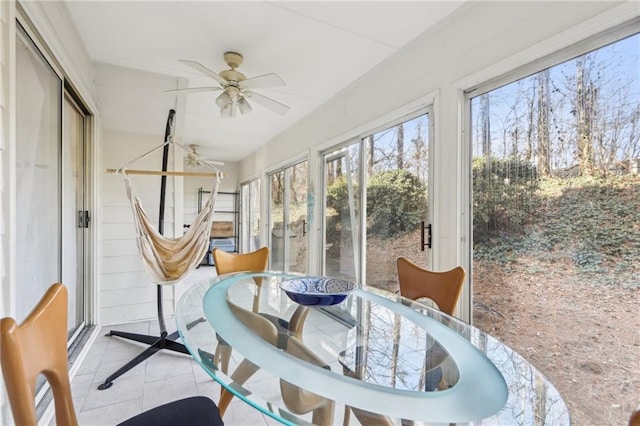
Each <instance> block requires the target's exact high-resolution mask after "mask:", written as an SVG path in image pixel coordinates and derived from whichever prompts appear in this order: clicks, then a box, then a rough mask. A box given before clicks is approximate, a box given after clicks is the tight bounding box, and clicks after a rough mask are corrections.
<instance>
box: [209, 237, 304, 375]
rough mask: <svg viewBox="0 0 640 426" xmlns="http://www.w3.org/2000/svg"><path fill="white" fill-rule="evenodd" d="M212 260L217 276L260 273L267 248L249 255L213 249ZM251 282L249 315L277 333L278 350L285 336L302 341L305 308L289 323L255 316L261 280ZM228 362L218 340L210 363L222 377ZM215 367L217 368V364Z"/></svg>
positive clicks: (228, 351)
mask: <svg viewBox="0 0 640 426" xmlns="http://www.w3.org/2000/svg"><path fill="white" fill-rule="evenodd" d="M211 255H212V256H213V264H214V265H215V267H216V272H217V274H218V275H223V274H229V273H233V272H262V271H264V270H265V269H266V268H267V263H268V260H269V248H268V247H262V248H260V249H258V250H256V251H253V252H250V253H228V252H225V251H222V250H220V249H217V248H216V249H213V252H212V253H211ZM254 281H255V283H256V286H257V288H258V291H257V292H256V294H255V296H254V299H253V307H252V310H253V312H256V313H260V315H261V316H262V317H264V318H266V319H268V320H269V321H271V323H272V324H273V325H275V326H276V328H277V329H278V344H277V346H278V347H279V348H281V349H283V348H285V347H286V339H287V338H288V337H289V336H295V337H297V338H298V339H301V338H302V330H303V327H304V321H305V319H306V318H307V315H308V314H309V308H307V307H306V306H302V305H300V306H298V307H297V308H296V310H295V311H294V313H293V315H292V316H291V318H290V319H289V321H287V320H285V319H283V318H278V317H276V316H274V315H270V314H267V313H262V312H259V310H260V288H261V284H262V278H261V277H255V278H254ZM230 358H231V347H230V346H229V345H228V344H227V343H226V342H224V341H223V340H222V339H220V338H218V346H217V348H216V353H215V358H214V362H215V363H216V365H220V370H222V372H223V373H225V374H226V373H227V371H228V369H229V360H230ZM218 363H219V364H218Z"/></svg>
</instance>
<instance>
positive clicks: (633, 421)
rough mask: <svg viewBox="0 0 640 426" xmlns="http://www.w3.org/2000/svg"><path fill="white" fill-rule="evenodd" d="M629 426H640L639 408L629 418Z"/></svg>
mask: <svg viewBox="0 0 640 426" xmlns="http://www.w3.org/2000/svg"><path fill="white" fill-rule="evenodd" d="M629 426H640V407H638V409H637V410H636V411H634V412H633V413H631V418H630V419H629Z"/></svg>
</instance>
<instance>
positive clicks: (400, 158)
mask: <svg viewBox="0 0 640 426" xmlns="http://www.w3.org/2000/svg"><path fill="white" fill-rule="evenodd" d="M396 165H397V167H398V170H402V169H404V126H403V125H402V123H400V124H398V138H397V139H396Z"/></svg>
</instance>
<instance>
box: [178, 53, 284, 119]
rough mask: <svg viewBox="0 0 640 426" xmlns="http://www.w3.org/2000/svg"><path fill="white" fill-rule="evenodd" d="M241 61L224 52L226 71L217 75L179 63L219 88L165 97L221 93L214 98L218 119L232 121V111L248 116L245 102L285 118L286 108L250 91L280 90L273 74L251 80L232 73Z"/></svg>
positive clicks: (191, 63)
mask: <svg viewBox="0 0 640 426" xmlns="http://www.w3.org/2000/svg"><path fill="white" fill-rule="evenodd" d="M242 60H243V58H242V55H241V54H239V53H236V52H226V53H225V54H224V61H225V62H226V63H227V65H228V66H229V68H230V69H228V70H224V71H221V72H220V73H215V72H213V71H211V70H210V69H209V68H207V67H205V66H204V65H202V64H200V63H198V62H195V61H186V60H180V62H182V63H183V64H185V65H188V66H190V67H191V68H193V69H194V70H196V71H198V72H201V73H202V74H204V75H206V76H207V77H210V78H213V79H214V80H215V81H217V82H218V84H219V85H220V87H217V86H213V87H190V88H186V89H175V90H167V91H166V93H194V92H208V91H214V92H217V91H222V93H221V94H220V95H219V96H218V97H217V98H216V104H217V105H218V106H219V107H220V116H221V117H224V118H226V117H235V116H236V110H239V111H240V113H241V114H248V113H250V112H251V110H252V108H251V104H249V101H248V100H247V99H251V100H252V101H255V102H257V103H258V104H260V105H262V106H264V107H266V108H268V109H270V110H272V111H274V112H276V113H278V114H281V115H284V114H286V113H287V111H289V109H290V108H289V107H288V106H286V105H285V104H282V103H280V102H278V101H275V100H273V99H271V98H268V97H266V96H264V95H261V94H259V93H256V92H254V91H253V89H263V88H266V87H278V86H284V85H285V82H284V81H283V80H282V79H281V78H280V77H279V76H278V75H277V74H274V73H270V74H264V75H260V76H257V77H252V78H247V77H245V75H244V74H242V73H241V72H239V71H237V70H236V68H238V67H239V66H240V64H242Z"/></svg>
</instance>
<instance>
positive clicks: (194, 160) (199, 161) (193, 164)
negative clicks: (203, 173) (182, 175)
mask: <svg viewBox="0 0 640 426" xmlns="http://www.w3.org/2000/svg"><path fill="white" fill-rule="evenodd" d="M199 147H200V146H199V145H196V144H191V145H189V149H191V152H189V153H187V156H186V157H185V163H186V165H187V167H188V168H190V169H194V168H198V167H200V166H202V165H204V164H209V165H212V166H224V163H222V162H220V161H214V160H210V159H208V158H205V157H203V156H202V155H201V154H200V153H199V152H198V148H199Z"/></svg>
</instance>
